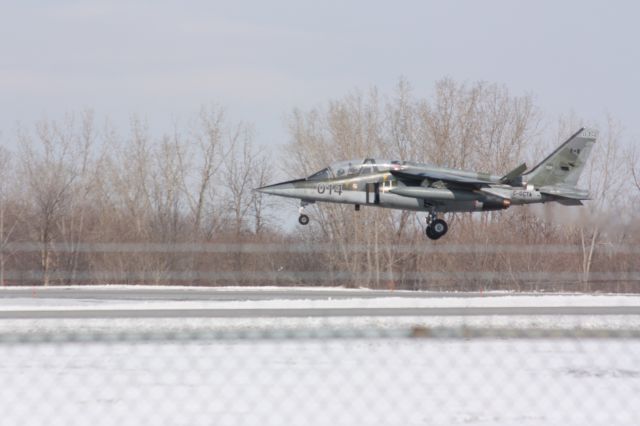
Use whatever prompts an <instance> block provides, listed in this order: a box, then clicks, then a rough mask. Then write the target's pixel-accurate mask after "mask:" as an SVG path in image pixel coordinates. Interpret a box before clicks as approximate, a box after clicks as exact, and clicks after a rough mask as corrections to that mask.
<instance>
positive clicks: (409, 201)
mask: <svg viewBox="0 0 640 426" xmlns="http://www.w3.org/2000/svg"><path fill="white" fill-rule="evenodd" d="M596 137H597V132H596V131H594V130H589V129H580V130H579V131H578V132H577V133H576V134H574V135H573V136H572V137H571V138H569V140H567V141H566V142H565V143H563V144H562V145H561V146H560V147H558V149H556V150H555V151H554V152H553V153H552V154H551V155H549V156H548V157H547V158H546V159H545V160H543V161H542V162H541V163H540V164H538V165H537V166H536V167H534V168H533V169H531V170H530V171H526V169H527V167H526V165H525V164H522V165H520V166H518V167H516V168H515V169H513V170H512V171H511V172H509V173H507V174H506V175H504V176H500V175H491V174H487V173H478V172H473V171H464V170H457V169H449V168H444V167H436V166H431V165H428V164H421V163H414V162H409V161H402V160H378V159H374V158H367V159H365V160H350V161H340V162H337V163H334V164H332V165H330V166H329V167H326V168H324V169H322V170H320V171H319V172H317V173H314V174H312V175H311V176H309V177H306V178H302V179H296V180H291V181H287V182H281V183H277V184H274V185H269V186H264V187H262V188H258V189H257V190H258V191H260V192H263V193H266V194H272V195H278V196H282V197H289V198H297V199H300V200H301V209H300V218H299V222H300V224H302V225H306V224H307V223H308V222H309V218H308V216H307V215H306V214H305V213H304V207H305V206H306V205H308V204H310V203H315V202H330V203H343V204H354V205H355V208H356V210H359V209H360V206H373V207H385V208H392V209H402V210H412V211H425V212H428V216H427V226H426V234H427V236H429V238H431V239H438V238H440V237H442V236H443V235H444V234H445V233H446V232H447V229H448V227H447V224H446V222H444V220H442V219H439V218H438V214H441V213H447V212H477V211H491V210H503V209H507V208H509V207H511V206H514V205H523V204H532V203H545V202H550V201H555V202H559V203H561V204H565V205H580V204H582V203H581V200H586V199H588V198H589V195H588V192H587V191H585V190H582V189H578V188H577V187H576V185H577V182H578V178H579V176H580V173H581V172H582V170H583V169H584V165H585V163H586V160H587V157H588V156H589V153H590V151H591V148H592V146H593V144H594V143H595V139H596Z"/></svg>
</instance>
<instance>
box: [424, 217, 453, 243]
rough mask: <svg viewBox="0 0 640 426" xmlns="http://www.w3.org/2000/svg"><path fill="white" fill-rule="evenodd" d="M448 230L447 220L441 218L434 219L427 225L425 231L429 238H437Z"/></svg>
mask: <svg viewBox="0 0 640 426" xmlns="http://www.w3.org/2000/svg"><path fill="white" fill-rule="evenodd" d="M448 230H449V227H448V226H447V222H445V221H444V220H442V219H436V220H434V221H433V222H431V223H430V224H429V226H427V229H426V230H425V233H426V234H427V237H429V238H430V239H432V240H437V239H438V238H440V237H442V236H443V235H444V234H446V233H447V231H448Z"/></svg>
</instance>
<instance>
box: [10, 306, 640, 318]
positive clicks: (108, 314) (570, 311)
mask: <svg viewBox="0 0 640 426" xmlns="http://www.w3.org/2000/svg"><path fill="white" fill-rule="evenodd" d="M492 315H498V316H529V315H640V306H549V307H473V308H464V307H462V308H461V307H455V308H310V309H281V308H279V309H263V308H259V309H210V308H195V309H69V310H62V309H55V310H54V309H30V310H4V311H0V319H89V318H323V317H402V316H415V317H438V316H444V317H449V316H459V317H469V316H492Z"/></svg>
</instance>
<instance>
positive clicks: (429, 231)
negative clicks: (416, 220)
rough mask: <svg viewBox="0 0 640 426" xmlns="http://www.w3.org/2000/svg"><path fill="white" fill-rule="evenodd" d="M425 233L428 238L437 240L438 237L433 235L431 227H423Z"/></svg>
mask: <svg viewBox="0 0 640 426" xmlns="http://www.w3.org/2000/svg"><path fill="white" fill-rule="evenodd" d="M425 234H427V237H429V239H431V240H437V239H438V237H436V236H435V235H433V229H431V227H430V226H427V229H425Z"/></svg>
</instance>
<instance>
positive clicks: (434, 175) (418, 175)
mask: <svg viewBox="0 0 640 426" xmlns="http://www.w3.org/2000/svg"><path fill="white" fill-rule="evenodd" d="M391 174H392V175H394V176H395V177H397V178H398V179H400V180H404V181H407V180H408V181H417V182H422V181H423V180H425V179H429V180H433V181H438V180H441V181H443V182H446V183H453V184H457V185H468V186H473V187H479V186H484V185H489V184H492V183H495V182H492V181H490V180H484V179H478V178H470V177H466V176H459V175H456V174H453V173H447V172H441V171H435V170H412V169H402V170H391Z"/></svg>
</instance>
